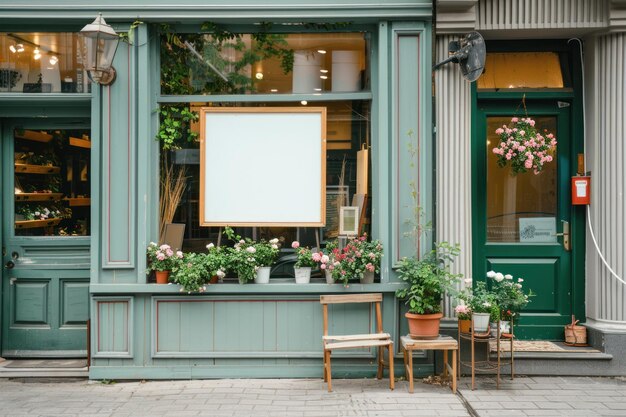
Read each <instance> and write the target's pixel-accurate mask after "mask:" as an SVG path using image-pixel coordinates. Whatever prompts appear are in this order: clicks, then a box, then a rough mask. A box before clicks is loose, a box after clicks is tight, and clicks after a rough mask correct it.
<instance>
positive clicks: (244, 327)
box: [0, 1, 433, 379]
mask: <svg viewBox="0 0 626 417" xmlns="http://www.w3.org/2000/svg"><path fill="white" fill-rule="evenodd" d="M135 6H136V7H134V6H133V5H130V7H129V5H128V4H124V5H122V3H121V2H120V3H119V4H116V3H115V2H113V3H111V2H109V3H107V4H106V5H105V4H99V5H90V6H85V7H82V8H80V7H79V8H77V7H76V6H75V5H73V4H65V5H64V4H63V3H61V4H59V5H56V6H55V7H54V8H45V9H44V8H38V7H37V5H29V6H27V7H24V6H23V5H17V4H15V5H2V6H0V22H1V25H2V28H3V29H2V30H3V35H4V36H3V47H4V48H5V49H7V50H8V52H6V53H4V52H3V55H2V56H3V58H4V59H2V61H3V62H6V63H5V64H3V69H5V70H6V71H5V72H6V74H7V76H14V75H15V76H14V78H18V80H17V82H13V81H11V80H9V81H8V82H7V83H6V84H7V86H6V89H5V91H3V92H0V107H1V108H2V119H1V122H0V123H1V124H2V134H3V137H2V145H3V147H2V158H3V164H2V165H3V171H2V181H3V187H2V189H3V190H5V192H3V203H2V206H1V207H2V216H3V217H2V218H3V234H2V245H3V248H5V250H4V251H3V252H4V258H3V263H4V265H5V268H4V269H3V277H2V280H3V287H2V288H3V298H2V323H3V324H2V328H3V333H2V350H3V353H2V354H3V355H4V356H6V357H15V358H19V357H34V356H39V357H49V356H59V357H71V356H84V355H85V353H86V350H87V329H86V327H87V325H86V323H87V319H90V328H91V332H90V356H91V361H90V371H89V372H90V378H93V379H102V378H107V379H113V378H115V379H121V378H193V377H198V378H200V377H242V376H247V377H272V376H273V377H283V376H284V377H286V376H291V377H294V376H295V377H305V376H320V375H321V372H322V369H321V360H320V359H321V331H322V323H321V306H320V304H319V295H320V294H328V293H350V292H355V293H364V292H381V293H383V294H384V302H383V319H384V328H385V329H388V330H387V331H390V332H392V333H393V334H394V335H396V337H397V335H399V334H402V333H406V328H405V326H406V325H405V323H404V320H403V318H402V309H403V306H402V302H400V301H398V300H397V299H396V298H395V296H394V293H395V291H396V289H398V288H399V287H400V284H399V282H398V279H397V278H396V277H395V275H394V272H393V266H394V265H395V264H396V263H397V261H398V260H399V259H400V258H401V257H402V256H406V255H409V254H411V253H412V252H413V251H415V244H413V243H411V239H410V238H407V237H406V236H405V234H406V231H407V227H408V226H407V225H406V224H405V219H406V218H407V217H410V216H411V213H412V210H413V209H412V208H411V195H410V192H411V191H410V190H411V188H410V183H411V182H414V183H415V184H416V185H417V188H418V189H419V190H420V197H419V198H420V200H419V201H420V205H421V206H422V207H423V208H424V213H425V217H427V218H430V217H432V206H433V193H432V186H431V184H432V167H433V164H432V135H431V128H430V126H431V119H432V116H431V114H432V113H431V82H430V79H431V70H430V67H431V63H432V58H431V48H432V40H431V16H432V6H431V4H430V3H427V2H421V1H408V2H398V3H394V4H393V5H384V4H379V3H377V2H363V1H356V2H348V3H343V4H341V5H336V4H333V3H332V2H318V3H317V4H315V5H311V4H308V3H307V4H305V3H298V2H295V3H294V2H290V3H284V4H283V3H276V4H272V5H262V6H261V5H253V4H248V3H245V2H223V3H219V2H212V3H211V4H208V5H207V4H200V3H199V2H198V4H194V5H188V6H183V7H181V6H180V5H171V4H166V3H165V2H163V3H157V4H155V3H151V4H150V5H144V4H136V5H135ZM98 11H100V12H102V13H103V16H104V17H105V19H107V21H108V22H109V23H111V24H112V25H113V26H114V28H115V29H116V30H117V31H118V32H126V31H129V29H131V27H132V30H130V33H131V35H130V36H129V39H128V41H127V42H120V44H119V47H118V50H117V53H116V55H115V60H114V67H115V69H116V72H117V78H116V80H115V81H114V83H113V84H111V85H110V86H99V85H97V84H93V83H91V84H90V83H87V81H86V79H82V78H81V77H82V75H84V74H83V73H81V71H80V70H79V69H78V70H77V69H76V67H78V62H77V58H75V56H76V53H77V51H76V48H77V47H76V46H75V45H76V41H75V39H74V36H75V34H76V33H77V32H78V31H79V30H80V29H81V28H82V27H83V26H84V25H85V24H86V23H89V22H90V21H91V20H93V18H94V16H95V15H96V13H97V12H98ZM139 21H140V22H141V23H138V22H139ZM267 22H270V23H271V25H270V24H268V23H267ZM163 24H167V26H164V25H163ZM203 24H204V25H207V24H210V25H212V27H215V26H219V27H220V28H222V29H223V30H225V31H228V32H229V33H244V34H254V33H257V32H259V31H261V30H262V31H265V32H267V33H268V34H269V35H273V34H276V35H277V36H278V37H280V40H281V42H283V41H285V42H287V44H288V45H289V46H291V45H292V44H293V43H294V42H300V44H298V45H300V46H298V47H299V48H302V49H303V50H306V49H307V48H308V49H310V50H311V51H310V54H316V53H317V54H322V53H325V51H324V52H320V50H321V47H320V44H319V42H326V43H327V44H328V45H329V47H328V48H329V50H328V55H330V56H332V53H331V52H332V51H333V50H351V49H354V48H352V46H350V45H351V44H350V42H355V41H353V39H357V41H356V42H358V45H359V46H358V48H359V51H360V52H359V53H360V56H361V57H360V61H359V62H360V64H359V66H358V68H359V69H360V72H357V73H356V74H357V79H356V81H355V80H354V77H352V83H353V87H348V88H345V87H342V83H345V82H347V81H345V79H344V81H342V82H340V81H339V73H338V71H339V70H338V69H336V70H332V72H335V73H336V74H337V75H336V78H337V80H336V82H335V80H332V81H333V82H332V84H331V82H330V81H331V79H328V82H326V79H325V78H322V80H324V82H322V83H321V84H320V85H319V90H317V89H315V90H313V91H308V90H298V89H297V88H296V83H295V81H293V83H292V82H291V81H292V80H291V78H289V80H288V85H289V87H291V91H286V93H284V94H282V92H283V91H282V90H280V91H278V90H279V88H280V87H277V88H275V90H276V91H273V90H274V88H271V89H270V87H273V86H271V85H269V84H268V86H267V87H262V85H261V84H262V83H261V82H260V80H261V79H262V75H261V76H256V79H257V80H259V81H258V82H257V85H258V86H259V87H258V90H257V91H254V92H252V91H243V90H241V91H228V92H222V93H218V94H216V93H210V92H209V93H207V92H206V91H198V92H191V93H190V91H192V89H191V90H190V89H188V90H186V91H185V92H184V93H177V92H173V93H172V92H168V91H166V90H165V89H164V87H163V84H162V81H163V79H162V77H163V75H162V74H161V71H160V68H162V60H164V59H167V58H168V56H169V55H167V56H165V55H163V53H164V52H163V45H164V42H166V41H167V39H168V38H167V35H169V34H171V33H176V34H181V39H183V38H184V36H185V35H182V34H190V35H194V34H199V33H201V32H203V31H206V29H201V27H202V25H203ZM205 27H206V26H205ZM260 27H262V29H261V28H260ZM328 37H331V38H332V39H331V40H329V41H328V40H326V38H328ZM48 38H50V39H52V40H50V41H47V40H46V39H48ZM318 38H319V39H318ZM185 39H186V38H185ZM242 39H243V41H242V42H244V43H245V42H247V41H246V39H245V38H242ZM320 39H321V41H320ZM316 42H318V43H316ZM20 45H21V46H20ZM333 45H334V46H333ZM12 48H13V49H15V50H16V52H13V49H12ZM333 48H334V49H333ZM35 49H37V50H38V51H39V53H41V54H43V59H45V60H46V63H45V65H46V68H45V69H41V71H43V74H41V75H40V74H35V72H37V71H39V70H40V68H43V67H40V66H39V64H38V63H37V62H36V60H39V59H41V57H40V58H36V57H35V55H32V57H30V54H37V53H38V52H37V51H35ZM294 49H295V48H294ZM20 50H21V52H20ZM20 54H24V55H20ZM25 54H29V58H28V59H27V60H26V59H25V58H22V61H20V60H18V59H17V58H13V57H19V56H26V55H25ZM336 56H337V57H340V56H346V54H343V55H342V54H336ZM52 57H57V62H58V63H59V64H62V66H60V67H59V68H60V69H59V70H56V69H52V70H50V71H51V72H50V74H51V75H48V72H45V71H48V66H52V67H54V66H55V65H53V64H52V62H53V61H54V59H53V58H52ZM322 58H324V57H322ZM320 59H321V58H320ZM325 59H328V61H322V62H328V65H330V63H331V58H325ZM339 61H340V60H339ZM57 62H55V64H57ZM340 63H342V62H340ZM59 64H57V65H59ZM333 64H334V61H333ZM293 65H294V67H296V66H297V65H298V56H297V54H296V56H295V60H294V62H293ZM321 68H322V69H323V68H324V67H323V66H322V67H321ZM337 68H338V67H337ZM253 70H254V71H257V70H256V69H253ZM294 71H295V70H294ZM294 74H295V72H294ZM322 74H324V73H322ZM38 75H39V78H38V77H37V76H38ZM33 77H34V78H33ZM268 77H269V72H268V71H267V70H266V72H265V80H263V81H268ZM293 77H294V78H295V75H294V76H293ZM57 78H58V79H60V80H61V81H62V82H59V83H57V82H56V81H57ZM279 78H280V77H279ZM315 78H317V75H316V76H315ZM320 78H321V77H320ZM348 79H350V78H348ZM49 80H52V81H49ZM80 80H82V81H80ZM282 81H284V80H282ZM282 81H281V80H280V79H278V81H276V82H277V83H279V82H282ZM204 82H210V81H206V80H204ZM268 82H269V81H268ZM18 84H19V85H18ZM283 84H284V83H283ZM25 85H26V87H24V86H25ZM31 85H35V87H32V86H31ZM48 85H50V87H48ZM277 85H278V84H277ZM317 85H318V84H316V86H317ZM25 88H26V89H25ZM32 88H35V89H36V90H34V91H33V90H32ZM39 88H40V89H41V90H37V89H39ZM193 88H195V87H193ZM263 88H265V89H266V90H268V91H262V90H263ZM316 88H317V87H316ZM29 89H30V90H29ZM30 91H33V92H30ZM39 91H41V93H39ZM44 91H49V92H47V93H45V94H44V93H43V92H44ZM207 94H211V96H210V97H209V96H207ZM216 103H217V104H219V105H221V106H236V105H239V103H246V104H245V106H258V105H262V106H276V105H279V106H290V107H298V106H304V105H308V106H315V105H317V106H323V107H326V108H329V109H330V110H329V114H330V115H334V116H333V117H334V119H333V117H329V122H330V120H331V119H332V121H333V122H336V123H337V127H336V128H334V126H332V125H329V128H328V129H329V130H333V131H336V132H339V133H336V134H337V138H336V139H337V140H336V143H334V144H333V146H335V152H340V151H341V150H342V149H343V151H345V152H352V151H354V152H356V151H357V150H359V149H361V148H363V149H369V155H370V157H369V158H370V161H369V165H370V180H369V182H370V186H369V190H368V191H369V192H368V194H369V195H368V200H369V201H370V203H369V204H370V206H369V208H368V217H369V219H368V223H369V226H368V227H369V230H370V233H371V235H372V236H373V237H374V238H376V239H379V240H380V241H381V242H382V243H383V245H384V248H385V257H384V258H383V264H382V265H381V273H380V274H379V275H380V276H379V277H377V279H376V283H374V284H363V285H362V284H358V283H355V284H350V286H349V287H344V286H342V285H327V284H326V283H325V282H324V281H323V280H322V279H319V280H316V279H314V280H313V281H312V283H311V284H306V285H297V284H295V283H294V282H293V280H289V279H280V278H278V279H276V280H274V279H273V280H272V283H271V284H269V285H255V284H247V285H239V284H237V282H236V280H234V281H232V280H230V281H229V280H226V281H225V283H220V284H218V285H211V286H209V287H208V289H207V291H206V292H204V293H203V294H181V293H180V291H179V288H178V286H176V285H156V284H154V283H152V282H151V280H152V277H150V276H149V275H147V274H146V269H147V265H146V257H145V250H146V247H147V246H148V244H149V243H150V242H152V241H157V240H158V235H159V230H158V227H159V226H158V224H159V216H160V214H159V171H160V169H161V167H160V164H161V162H160V161H161V157H162V155H163V152H162V149H161V148H162V142H160V141H157V140H155V139H154V138H155V137H156V136H157V135H158V134H160V130H159V122H160V120H159V117H160V114H159V111H157V109H158V108H159V106H161V108H163V107H164V106H167V105H179V104H180V105H182V106H197V105H200V106H212V105H215V104H216ZM345 108H348V109H350V111H349V114H348V116H346V117H347V120H348V121H347V123H344V124H343V127H345V126H346V125H347V126H348V127H349V128H350V130H349V132H348V133H345V131H342V130H341V129H342V125H341V123H340V122H341V121H342V120H344V119H342V118H341V117H342V109H345ZM355 114H356V115H357V116H354V115H355ZM355 118H358V119H359V120H355ZM344 121H345V120H344ZM331 128H332V129H331ZM33 132H34V133H33ZM38 132H39V133H38ZM41 132H45V133H44V137H45V138H47V137H48V136H46V135H49V136H51V137H52V138H51V139H44V142H37V141H32V140H30V139H29V138H23V136H27V137H30V136H32V135H35V136H37V135H38V134H40V133H41ZM342 132H343V133H342ZM409 132H412V133H411V134H409ZM329 134H331V132H329ZM342 134H343V136H342ZM76 139H79V140H81V139H82V140H84V141H85V142H77V141H76ZM45 140H48V142H45ZM411 140H413V141H415V145H414V146H416V147H418V148H419V153H418V154H417V155H415V156H414V157H411V156H410V154H409V153H408V152H406V149H407V146H408V143H409V141H411ZM31 142H33V143H31ZM329 142H330V140H329ZM39 143H42V144H39ZM57 143H58V144H60V145H58V146H57V145H56V144H57ZM77 144H82V145H84V146H83V147H82V148H81V147H80V146H79V147H76V145H77ZM75 147H76V150H75V149H74V148H75ZM79 148H80V149H83V150H80V151H79V150H78V149H79ZM348 150H350V151H348ZM73 152H75V154H74V153H73ZM81 152H82V153H81ZM329 152H330V151H329ZM52 154H55V155H56V156H49V158H48V160H46V161H44V162H45V163H46V164H47V165H50V166H54V167H55V168H54V169H53V171H54V172H50V173H48V174H43V173H42V174H37V175H40V177H35V178H36V179H33V178H31V177H29V176H28V174H27V173H20V174H19V175H17V174H16V173H15V172H14V169H17V168H15V166H17V165H14V163H13V161H14V158H15V155H19V156H20V157H21V158H24V161H25V162H26V163H25V164H23V165H33V164H35V161H36V160H37V158H39V155H52ZM181 154H184V152H183V153H178V154H176V153H175V152H174V153H171V154H168V155H172V158H177V157H178V155H181ZM73 155H75V156H73ZM160 155H161V157H160ZM72 156H73V158H74V159H70V157H72ZM55 158H56V159H55ZM348 159H349V158H348ZM330 160H331V159H329V161H330ZM85 161H87V163H86V164H85ZM5 162H6V163H5ZM16 162H17V161H16ZM349 164H350V162H348V167H350V165H349ZM57 165H58V168H59V170H58V172H57V170H56V168H57ZM339 165H340V163H339ZM26 169H28V168H26ZM190 169H193V168H190ZM242 169H246V168H245V167H243V168H242ZM329 169H331V168H329ZM329 172H330V171H329ZM288 174H289V173H281V175H288ZM331 174H332V175H334V174H333V173H331ZM33 175H35V174H33ZM45 175H50V177H48V176H45ZM53 175H55V176H56V175H58V176H59V178H60V180H56V179H55V180H51V178H52V176H53ZM349 175H350V174H348V176H349ZM277 181H278V182H280V178H279V177H278V178H277ZM56 182H60V184H61V185H60V186H59V187H56V188H55V187H54V186H53V185H52V183H56ZM85 183H89V184H90V185H89V189H88V190H83V189H82V188H80V187H84V186H85ZM77 187H78V188H77ZM53 188H54V189H53ZM58 188H60V189H58ZM6 190H15V193H13V192H7V191H6ZM52 191H58V192H57V193H54V192H52ZM43 192H45V193H46V194H50V195H47V196H46V197H45V198H46V200H45V202H46V204H43V203H42V204H39V201H40V200H37V198H39V199H41V198H44V197H40V196H35V195H34V194H40V193H43ZM353 192H354V191H353ZM59 194H61V196H58V195H59ZM16 195H19V199H22V200H23V199H27V200H28V201H27V202H26V203H23V204H24V205H25V206H27V207H28V209H20V210H21V211H19V212H18V207H19V206H18V205H19V204H21V202H18V201H16ZM57 196H58V198H59V201H55V200H54V199H55V198H57ZM192 200H193V198H191V199H190V200H189V205H188V206H187V207H192V206H191V205H192V204H193V201H192ZM52 202H54V203H56V205H55V207H56V208H58V211H59V214H58V216H59V217H58V219H61V220H54V215H50V216H49V217H46V218H45V219H44V220H45V221H46V222H47V223H45V224H42V227H41V228H39V225H40V223H33V222H37V221H39V220H40V219H41V217H40V215H41V212H42V210H44V209H46V208H48V207H52ZM72 204H73V205H72ZM77 204H82V205H80V206H79V205H77ZM53 211H55V212H56V211H57V210H56V209H54V210H53ZM190 212H191V211H190ZM79 215H81V216H83V217H81V218H80V219H79V217H78V216H79ZM42 221H43V220H42ZM183 221H185V222H186V221H189V222H190V223H189V224H192V223H191V220H190V219H189V218H185V219H183ZM20 222H21V223H20ZM59 222H60V223H59ZM16 224H20V225H22V226H24V225H28V226H32V227H30V228H25V227H20V228H18V227H17V226H16ZM66 225H67V226H66ZM189 227H190V228H195V229H198V226H197V224H196V223H193V225H192V226H189ZM22 229H25V230H27V231H20V230H22ZM189 233H191V232H189ZM197 233H199V236H200V237H199V236H193V235H187V236H186V238H185V245H187V244H190V245H192V244H199V242H200V241H202V242H200V243H202V246H204V245H205V244H207V243H209V242H214V241H215V239H214V238H215V235H216V234H215V233H213V234H211V233H209V235H206V236H207V237H206V238H203V237H202V233H204V231H202V230H200V231H198V232H197ZM255 233H256V232H255ZM301 233H303V234H306V230H305V231H302V232H301ZM297 236H300V235H297ZM188 238H189V239H188ZM202 239H204V240H202ZM429 242H430V239H429V238H426V237H425V238H424V239H423V240H422V241H420V242H419V245H420V247H428V246H429ZM371 320H372V315H371V312H370V311H368V310H359V309H346V310H345V311H342V312H340V319H338V320H337V321H336V322H335V323H333V324H332V325H333V326H334V330H335V331H338V332H345V333H353V332H364V331H367V330H368V329H369V328H370V326H371V323H372V321H371ZM372 358H373V354H372V352H368V351H363V352H353V353H346V354H344V355H341V354H338V355H337V359H336V361H337V362H336V364H334V371H333V372H334V373H336V374H337V375H348V376H358V375H370V374H371V372H370V371H371V370H369V366H363V365H367V364H369V363H370V362H371V360H372ZM418 363H419V364H420V365H419V366H420V367H421V368H420V369H422V368H423V370H424V371H429V370H432V362H431V361H429V360H428V358H427V357H426V356H425V355H424V356H423V357H422V358H421V360H418Z"/></svg>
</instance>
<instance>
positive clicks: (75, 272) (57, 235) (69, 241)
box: [0, 119, 90, 357]
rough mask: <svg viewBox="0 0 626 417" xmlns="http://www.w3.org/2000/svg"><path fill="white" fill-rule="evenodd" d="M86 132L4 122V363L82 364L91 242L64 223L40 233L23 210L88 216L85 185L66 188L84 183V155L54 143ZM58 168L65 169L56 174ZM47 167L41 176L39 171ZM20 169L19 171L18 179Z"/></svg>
mask: <svg viewBox="0 0 626 417" xmlns="http://www.w3.org/2000/svg"><path fill="white" fill-rule="evenodd" d="M85 129H88V121H81V122H80V123H78V124H77V123H76V122H74V121H72V122H66V123H65V124H64V123H62V122H58V121H57V122H54V123H51V122H44V123H41V122H37V121H35V120H32V119H29V120H25V119H24V120H7V119H5V120H4V121H3V130H2V136H0V138H1V139H2V152H1V158H2V175H1V179H2V190H3V193H2V208H3V210H2V244H3V254H2V256H3V259H2V263H3V268H2V314H1V318H2V319H1V320H2V337H1V341H2V356H3V357H84V356H86V346H87V326H86V324H87V319H88V317H89V262H90V261H89V259H90V254H89V252H90V249H89V248H90V239H89V236H77V235H75V234H77V229H74V226H73V223H72V222H71V221H69V220H65V219H64V220H60V219H57V220H58V221H59V223H57V220H54V221H51V223H50V225H48V224H46V225H43V226H41V227H40V225H39V224H38V223H37V221H36V220H32V219H29V217H28V216H25V215H24V213H25V211H26V208H29V207H30V208H32V209H33V210H38V212H43V210H42V209H41V208H48V207H50V208H51V207H53V206H54V207H59V208H61V207H66V208H67V209H69V211H68V213H71V212H72V210H73V213H74V217H76V216H79V215H81V213H83V214H82V215H85V214H84V213H88V212H89V207H88V206H85V205H84V204H85V201H88V198H84V196H83V195H82V194H80V195H77V193H87V192H88V188H89V186H88V178H87V180H86V181H83V182H86V183H87V184H78V183H77V184H72V182H71V179H72V178H80V177H84V176H85V175H88V174H87V172H88V170H87V168H85V169H84V170H83V169H80V167H81V166H82V167H85V166H86V164H88V162H86V161H88V160H89V152H88V150H87V151H85V150H72V149H70V147H69V146H70V144H69V140H67V139H63V140H61V139H58V138H57V136H58V135H59V134H61V133H65V132H72V135H73V136H75V134H74V133H75V132H82V131H85ZM42 131H45V132H48V133H47V134H45V135H44V134H41V132H42ZM50 138H52V139H50ZM79 138H80V136H79ZM57 140H58V141H59V143H58V144H55V142H54V141H57ZM31 142H32V143H31ZM61 142H62V143H61ZM53 151H54V152H55V153H56V154H57V155H56V156H55V157H54V158H56V159H55V161H54V162H53V163H47V162H46V160H44V159H43V158H53V157H51V156H50V155H49V152H53ZM31 153H32V155H31ZM24 154H27V155H24ZM19 158H24V159H19ZM29 158H30V159H29ZM18 160H19V161H20V163H19V164H18ZM18 165H19V167H18ZM57 165H58V166H60V167H65V168H63V169H58V172H57V167H56V166H57ZM46 166H47V167H48V168H46V169H47V171H46V170H45V169H43V168H44V167H46ZM20 169H23V170H24V171H23V173H19V174H18V171H19V170H20ZM44 171H45V172H44ZM48 171H50V172H52V173H50V172H48ZM53 176H54V178H53ZM85 178H86V177H85ZM68 184H69V185H68ZM64 187H65V188H64ZM81 187H82V188H81ZM45 188H51V190H44V189H45ZM81 196H82V197H83V198H82V199H81V198H78V197H81ZM76 204H79V205H80V204H83V205H82V206H75V205H76ZM70 216H71V215H70ZM51 217H52V216H51ZM51 217H50V218H51ZM18 224H19V228H18ZM72 234H74V235H75V236H72Z"/></svg>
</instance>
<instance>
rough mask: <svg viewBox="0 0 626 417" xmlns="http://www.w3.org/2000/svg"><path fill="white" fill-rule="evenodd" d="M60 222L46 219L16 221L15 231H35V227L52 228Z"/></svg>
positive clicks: (59, 220)
mask: <svg viewBox="0 0 626 417" xmlns="http://www.w3.org/2000/svg"><path fill="white" fill-rule="evenodd" d="M60 222H61V219H46V220H16V221H15V228H16V229H35V228H37V227H52V226H56V225H57V224H59V223H60Z"/></svg>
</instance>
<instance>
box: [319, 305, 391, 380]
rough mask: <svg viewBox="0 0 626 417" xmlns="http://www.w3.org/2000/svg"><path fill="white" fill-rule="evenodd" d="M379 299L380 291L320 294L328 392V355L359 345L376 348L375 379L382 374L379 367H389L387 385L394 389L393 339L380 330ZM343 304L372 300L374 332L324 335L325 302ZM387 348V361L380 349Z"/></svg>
mask: <svg viewBox="0 0 626 417" xmlns="http://www.w3.org/2000/svg"><path fill="white" fill-rule="evenodd" d="M382 300H383V296H382V294H348V295H322V296H320V303H321V304H322V313H323V319H324V323H323V324H324V335H323V337H322V342H323V344H324V381H326V382H327V383H328V392H331V391H332V378H331V368H330V355H331V353H332V351H333V350H335V349H338V350H339V349H360V348H372V347H373V348H376V349H377V351H378V355H377V356H378V360H377V362H378V372H377V373H376V378H378V379H381V378H382V377H383V368H384V367H385V366H388V368H389V388H390V389H394V380H393V353H394V351H393V340H391V335H390V334H389V333H384V332H383V327H382V326H383V324H382V321H383V320H382V314H381V308H380V304H381V302H382ZM343 303H374V304H375V307H376V333H366V334H346V335H329V334H328V305H329V304H343ZM385 347H386V348H387V350H388V353H389V363H388V364H386V363H385V362H384V360H383V350H384V348H385Z"/></svg>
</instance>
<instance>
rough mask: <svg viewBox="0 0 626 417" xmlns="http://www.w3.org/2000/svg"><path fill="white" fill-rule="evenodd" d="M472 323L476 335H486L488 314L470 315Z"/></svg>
mask: <svg viewBox="0 0 626 417" xmlns="http://www.w3.org/2000/svg"><path fill="white" fill-rule="evenodd" d="M472 321H473V322H474V331H475V332H476V333H487V331H488V330H489V313H472Z"/></svg>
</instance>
